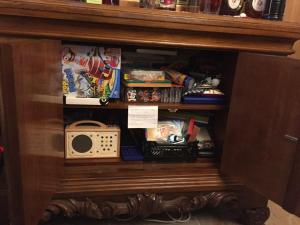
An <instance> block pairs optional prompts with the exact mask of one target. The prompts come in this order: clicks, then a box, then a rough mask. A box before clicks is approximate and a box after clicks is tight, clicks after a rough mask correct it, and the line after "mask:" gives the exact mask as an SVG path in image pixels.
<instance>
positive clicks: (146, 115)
mask: <svg viewBox="0 0 300 225" xmlns="http://www.w3.org/2000/svg"><path fill="white" fill-rule="evenodd" d="M157 122H158V106H137V105H129V106H128V128H156V127H157Z"/></svg>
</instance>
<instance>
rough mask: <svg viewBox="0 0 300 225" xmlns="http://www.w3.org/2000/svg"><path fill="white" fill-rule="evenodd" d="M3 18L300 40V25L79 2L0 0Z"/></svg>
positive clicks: (0, 11)
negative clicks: (51, 19) (80, 22)
mask: <svg viewBox="0 0 300 225" xmlns="http://www.w3.org/2000/svg"><path fill="white" fill-rule="evenodd" d="M0 13H1V14H2V15H15V16H26V17H37V18H53V19H60V20H66V21H67V20H69V21H70V20H71V21H78V22H79V21H82V22H83V21H85V22H90V23H91V22H92V23H100V24H117V25H130V26H139V27H152V28H153V27H154V28H168V29H170V28H171V29H175V30H177V29H180V30H194V31H205V32H217V33H235V34H248V35H251V36H256V35H260V36H273V37H287V38H299V35H300V31H299V30H298V29H299V25H297V24H293V23H285V22H275V23H274V22H273V21H269V20H258V19H251V18H233V17H229V16H228V17H226V16H218V15H207V14H201V13H186V12H171V11H164V10H149V9H142V8H130V7H115V6H110V5H95V4H85V3H81V2H76V1H61V0H53V1H44V0H14V1H7V0H0Z"/></svg>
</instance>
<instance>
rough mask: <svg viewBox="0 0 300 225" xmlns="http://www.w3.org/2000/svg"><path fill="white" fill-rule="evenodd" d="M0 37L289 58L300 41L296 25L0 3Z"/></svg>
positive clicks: (38, 0)
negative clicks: (264, 54)
mask: <svg viewBox="0 0 300 225" xmlns="http://www.w3.org/2000/svg"><path fill="white" fill-rule="evenodd" d="M20 24H21V25H20ZM78 31H80V32H78ZM0 34H2V35H22V36H23V37H39V38H40V37H43V38H52V39H60V40H77V41H88V42H100V43H118V44H134V45H143V46H152V47H153V46H166V47H174V48H179V47H181V48H193V49H195V48H211V49H223V50H238V51H240V50H242V51H254V52H265V53H268V54H270V53H274V54H282V55H288V54H291V53H293V52H294V50H293V44H294V42H295V41H296V40H297V39H300V26H299V24H296V23H288V22H281V21H268V20H263V19H251V18H235V17H231V16H219V15H206V14H201V13H184V12H168V11H164V10H150V9H141V8H134V7H116V6H109V5H95V4H85V3H80V2H76V1H66V0H65V1H61V0H53V1H47V2H46V1H43V0H14V1H7V0H0ZM174 34H176V35H174Z"/></svg>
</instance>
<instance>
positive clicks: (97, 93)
mask: <svg viewBox="0 0 300 225" xmlns="http://www.w3.org/2000/svg"><path fill="white" fill-rule="evenodd" d="M120 70H121V49H119V48H103V47H95V46H76V45H65V46H64V49H63V51H62V73H63V91H64V94H65V95H66V96H69V97H78V98H119V97H120V80H121V76H120V73H121V72H120Z"/></svg>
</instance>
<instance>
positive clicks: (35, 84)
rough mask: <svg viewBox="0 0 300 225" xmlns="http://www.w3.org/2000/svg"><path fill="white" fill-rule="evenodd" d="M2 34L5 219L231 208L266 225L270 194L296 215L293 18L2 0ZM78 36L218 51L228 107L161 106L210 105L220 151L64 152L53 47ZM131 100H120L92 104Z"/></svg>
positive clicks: (27, 222)
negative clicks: (182, 157) (205, 154)
mask: <svg viewBox="0 0 300 225" xmlns="http://www.w3.org/2000/svg"><path fill="white" fill-rule="evenodd" d="M0 34H1V35H2V37H1V39H0V42H1V45H0V46H1V47H0V87H1V92H0V94H1V95H0V97H1V98H0V102H1V108H2V109H3V110H0V111H1V126H2V131H3V132H2V133H3V140H4V145H5V148H6V150H7V151H6V156H5V160H6V171H7V176H8V185H9V200H10V212H11V217H10V218H11V224H14V225H36V224H37V223H38V221H39V220H40V219H41V218H43V219H44V220H48V219H50V218H52V217H55V216H56V215H57V214H64V215H66V216H72V215H75V214H82V215H85V216H89V217H93V218H97V219H102V218H111V217H115V216H118V215H128V216H132V217H134V216H142V217H146V216H149V215H150V214H153V213H160V212H165V211H167V212H174V211H175V212H177V211H178V210H179V211H181V212H182V211H183V212H186V211H194V210H198V209H199V210H200V209H202V208H204V207H209V208H216V207H218V208H227V209H230V210H234V211H235V212H236V215H238V216H239V217H243V219H244V223H245V224H251V225H252V224H263V223H264V221H265V220H266V219H267V218H268V209H267V207H266V202H267V199H271V200H274V201H276V202H277V203H279V204H280V205H281V206H283V207H284V208H286V209H287V210H289V211H290V212H292V213H294V214H296V215H299V216H300V199H299V197H300V183H299V179H297V178H298V177H299V166H300V154H299V141H298V138H299V137H300V130H299V124H298V121H299V119H300V118H299V117H300V113H299V109H300V106H299V104H300V93H299V90H300V89H299V86H300V83H299V82H300V79H299V74H300V73H299V70H300V63H299V61H297V60H292V59H288V58H287V57H285V56H286V55H288V54H290V53H292V52H293V50H292V45H293V43H294V42H295V41H296V40H297V39H300V26H299V25H297V24H293V23H284V22H272V21H264V20H254V19H242V18H232V17H221V16H212V15H201V14H186V13H174V12H163V11H156V10H154V11H152V10H146V9H135V8H115V7H112V6H105V5H103V6H94V5H86V4H83V3H73V2H72V3H71V2H68V1H63V2H62V1H51V2H46V3H45V2H43V1H39V0H30V1H13V2H11V1H4V0H3V1H2V0H0ZM175 34H176V35H175ZM74 40H75V41H80V42H96V43H101V44H102V43H109V44H112V45H119V46H129V45H130V46H146V47H147V46H148V47H149V46H151V47H156V48H176V49H185V50H188V51H199V52H201V51H203V49H206V50H207V49H210V50H211V51H214V54H220V55H222V60H223V61H224V62H226V63H225V64H226V65H227V66H225V67H224V75H225V79H224V80H225V82H224V87H223V88H224V90H226V93H227V94H228V96H231V97H230V104H229V105H228V107H218V106H215V105H192V106H191V105H180V104H177V105H160V106H159V107H160V108H161V109H179V110H208V111H211V112H213V113H214V114H215V115H216V121H215V127H214V129H215V132H216V140H217V143H218V145H219V147H220V149H222V158H221V160H215V159H199V160H198V161H197V162H196V163H177V164H163V163H129V162H121V161H118V160H116V161H114V162H112V161H107V162H101V163H100V162H99V161H97V160H91V161H90V163H89V164H87V163H85V162H84V161H80V160H79V161H76V163H74V162H73V163H72V162H70V161H65V160H64V153H63V152H64V146H63V143H64V136H63V132H64V127H63V110H65V111H66V110H68V109H67V107H66V106H65V109H64V106H63V96H62V93H61V81H62V77H61V74H60V70H61V65H60V55H59V54H60V49H61V44H62V41H74ZM266 54H268V55H266ZM275 55H277V56H275ZM278 55H281V56H278ZM77 107H81V106H77ZM126 109H127V104H124V103H123V104H115V105H114V104H112V105H109V106H108V107H103V108H101V107H98V109H97V110H103V111H106V112H109V113H113V112H114V111H116V110H117V111H118V110H126ZM145 193H152V194H145ZM71 198H72V199H73V200H70V199H71ZM86 198H89V199H90V201H86ZM51 199H52V200H51ZM46 208H47V210H45V209H46Z"/></svg>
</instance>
